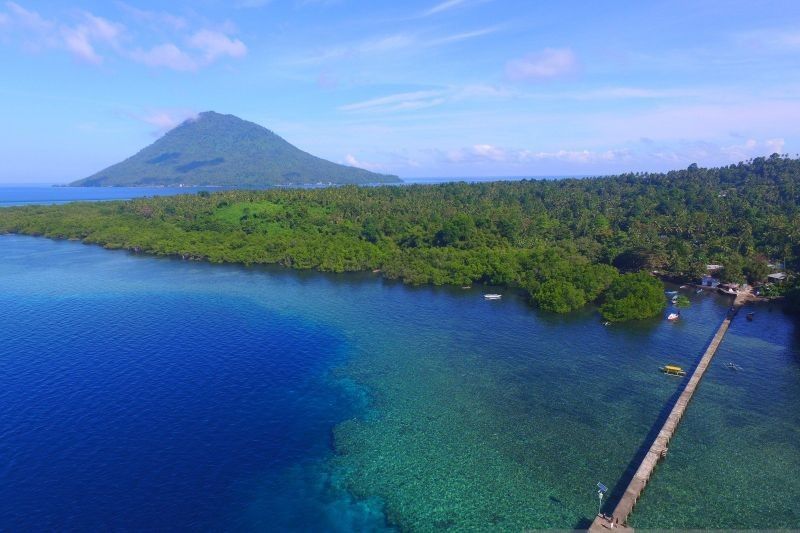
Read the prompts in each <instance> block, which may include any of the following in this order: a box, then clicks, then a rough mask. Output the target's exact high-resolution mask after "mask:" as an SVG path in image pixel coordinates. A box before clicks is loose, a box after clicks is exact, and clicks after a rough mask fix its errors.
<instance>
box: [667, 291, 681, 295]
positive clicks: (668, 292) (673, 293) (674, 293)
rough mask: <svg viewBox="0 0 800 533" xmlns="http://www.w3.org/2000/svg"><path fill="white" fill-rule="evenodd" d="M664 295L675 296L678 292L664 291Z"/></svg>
mask: <svg viewBox="0 0 800 533" xmlns="http://www.w3.org/2000/svg"><path fill="white" fill-rule="evenodd" d="M664 294H666V295H667V296H675V295H676V294H678V291H664Z"/></svg>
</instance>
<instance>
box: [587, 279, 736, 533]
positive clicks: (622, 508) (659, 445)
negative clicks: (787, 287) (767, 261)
mask: <svg viewBox="0 0 800 533" xmlns="http://www.w3.org/2000/svg"><path fill="white" fill-rule="evenodd" d="M745 301H746V297H745V296H744V295H742V297H741V298H740V297H739V296H737V297H736V300H735V301H734V303H733V307H731V309H730V310H729V311H728V314H727V316H726V317H725V320H723V321H722V324H720V326H719V329H718V330H717V333H716V334H715V335H714V338H713V339H711V343H710V344H709V345H708V348H706V351H705V353H704V354H703V357H702V358H701V359H700V362H699V363H698V364H697V367H696V368H695V369H694V372H692V375H691V376H690V377H689V379H688V380H687V381H686V385H685V387H684V389H683V392H682V393H681V395H680V396H679V397H678V400H677V401H676V402H675V405H674V407H673V408H672V411H670V413H669V416H668V417H667V419H666V420H665V421H664V425H663V426H661V431H659V432H658V435H657V436H656V438H655V440H654V441H653V444H652V445H651V446H650V449H649V450H648V451H647V455H645V457H644V459H643V460H642V462H641V463H640V464H639V468H638V469H637V470H636V473H635V474H634V475H633V478H632V479H631V481H630V483H628V487H627V488H626V489H625V493H624V494H623V495H622V498H621V499H620V501H619V503H617V506H616V507H615V508H614V512H612V513H611V516H604V515H597V517H596V518H595V519H594V522H592V525H591V526H590V527H589V531H590V532H592V533H597V532H601V531H607V530H609V529H612V528H613V529H614V530H619V531H633V529H632V528H629V527H627V522H628V517H629V516H630V514H631V512H633V507H634V506H635V505H636V502H637V501H638V500H639V497H640V496H641V494H642V491H643V490H644V488H645V486H646V485H647V482H648V481H650V477H651V476H652V475H653V471H654V470H655V467H656V464H657V463H658V461H659V460H661V459H663V458H664V457H666V455H667V449H668V447H669V441H670V440H671V439H672V436H673V435H674V434H675V431H676V429H677V428H678V423H680V421H681V418H682V417H683V414H684V412H685V411H686V407H687V406H688V405H689V401H690V400H691V399H692V395H693V394H694V392H695V390H697V386H698V385H699V384H700V380H701V379H702V378H703V374H705V372H706V369H708V365H709V364H711V359H713V358H714V354H716V353H717V348H719V345H720V343H721V342H722V339H723V337H725V333H727V332H728V327H729V326H730V324H731V320H733V317H734V316H736V313H737V312H738V311H739V309H740V308H741V306H742V305H743V304H744V303H745Z"/></svg>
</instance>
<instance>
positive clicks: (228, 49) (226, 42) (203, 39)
mask: <svg viewBox="0 0 800 533" xmlns="http://www.w3.org/2000/svg"><path fill="white" fill-rule="evenodd" d="M188 42H189V46H191V47H193V48H196V49H198V50H200V51H201V52H203V55H204V56H205V59H206V61H208V62H212V61H215V60H217V59H218V58H220V57H223V56H228V57H233V58H239V57H244V56H245V55H246V54H247V46H245V44H244V43H243V42H242V41H240V40H239V39H231V38H230V37H228V36H227V35H225V34H224V33H220V32H218V31H212V30H200V31H198V32H196V33H195V34H194V35H192V36H191V37H190V38H189V41H188Z"/></svg>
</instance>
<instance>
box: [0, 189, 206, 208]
mask: <svg viewBox="0 0 800 533" xmlns="http://www.w3.org/2000/svg"><path fill="white" fill-rule="evenodd" d="M201 190H215V189H207V188H206V189H203V188H194V187H182V188H167V187H49V186H44V185H40V186H27V187H10V186H2V185H0V207H9V206H14V205H28V204H66V203H68V202H76V201H87V202H96V201H100V200H130V199H131V198H139V197H142V196H172V195H175V194H194V193H197V192H198V191H201Z"/></svg>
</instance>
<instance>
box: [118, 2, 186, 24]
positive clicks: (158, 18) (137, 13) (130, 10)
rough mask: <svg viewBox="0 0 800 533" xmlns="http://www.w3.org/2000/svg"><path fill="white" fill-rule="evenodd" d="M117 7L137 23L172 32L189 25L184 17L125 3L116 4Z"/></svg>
mask: <svg viewBox="0 0 800 533" xmlns="http://www.w3.org/2000/svg"><path fill="white" fill-rule="evenodd" d="M117 6H119V8H120V9H121V10H122V12H123V13H125V14H126V15H128V17H130V18H131V19H133V20H134V21H136V22H139V23H144V24H151V25H154V26H158V27H166V28H168V29H173V30H182V29H184V28H186V27H188V25H189V21H188V20H186V19H185V18H184V17H180V16H177V15H173V14H172V13H167V12H166V11H150V10H147V9H140V8H138V7H134V6H132V5H130V4H127V3H125V2H117Z"/></svg>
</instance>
